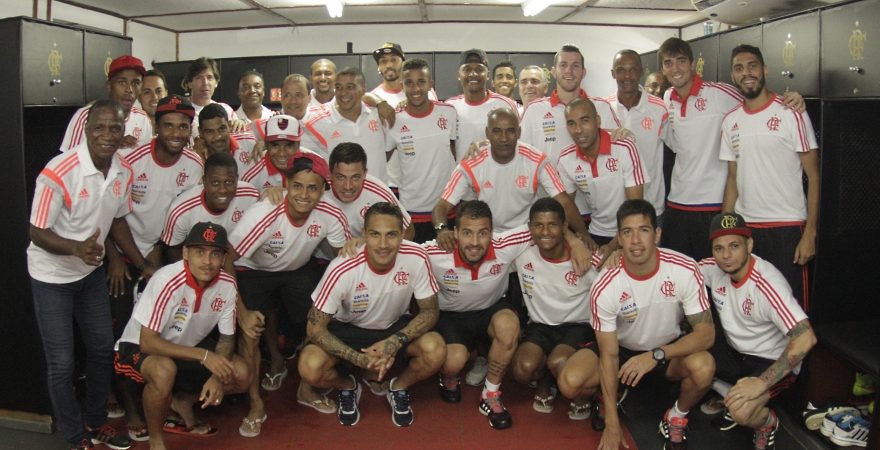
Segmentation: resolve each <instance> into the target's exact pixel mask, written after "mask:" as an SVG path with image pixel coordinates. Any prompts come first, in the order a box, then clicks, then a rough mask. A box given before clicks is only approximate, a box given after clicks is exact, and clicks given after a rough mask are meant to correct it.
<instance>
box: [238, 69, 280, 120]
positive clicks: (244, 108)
mask: <svg viewBox="0 0 880 450" xmlns="http://www.w3.org/2000/svg"><path fill="white" fill-rule="evenodd" d="M265 95H266V84H265V82H264V81H263V74H261V73H260V72H257V71H256V70H249V71H247V72H245V73H244V74H242V76H241V78H239V79H238V100H239V101H240V102H241V106H239V107H238V109H236V110H235V116H236V117H238V118H239V119H241V120H243V121H245V122H246V123H251V122H256V121H257V120H260V119H263V120H266V119H268V118H269V117H272V114H274V113H273V112H272V110H271V109H269V108H266V107H265V106H263V98H264V97H265Z"/></svg>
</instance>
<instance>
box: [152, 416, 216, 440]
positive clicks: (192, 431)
mask: <svg viewBox="0 0 880 450" xmlns="http://www.w3.org/2000/svg"><path fill="white" fill-rule="evenodd" d="M199 427H207V431H205V432H204V433H199V432H197V431H196V429H198V428H199ZM162 429H163V430H164V431H165V432H166V433H173V434H183V435H186V436H192V437H200V438H201V437H208V436H213V435H215V434H217V429H216V428H214V427H212V426H210V425H208V424H206V423H203V422H196V424H195V425H193V426H191V427H187V426H186V423H185V422H184V421H183V419H179V418H176V417H169V418H167V419H165V425H163V426H162Z"/></svg>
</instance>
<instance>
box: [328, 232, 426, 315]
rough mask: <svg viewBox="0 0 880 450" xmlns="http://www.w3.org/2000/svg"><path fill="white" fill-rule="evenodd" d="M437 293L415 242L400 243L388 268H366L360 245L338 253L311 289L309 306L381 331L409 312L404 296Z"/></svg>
mask: <svg viewBox="0 0 880 450" xmlns="http://www.w3.org/2000/svg"><path fill="white" fill-rule="evenodd" d="M436 293H437V280H435V279H434V274H433V273H431V263H430V261H429V260H428V254H427V253H426V252H425V250H424V249H423V248H422V247H420V246H419V245H418V244H416V243H415V242H410V241H403V242H401V244H400V249H399V250H398V252H397V257H396V259H395V261H394V266H392V267H391V268H390V269H388V270H386V271H377V270H376V269H374V268H372V267H370V262H369V258H368V256H367V249H366V247H365V246H362V247H361V248H360V249H359V251H358V254H357V255H356V256H354V257H352V258H345V257H338V258H336V259H334V260H333V261H331V262H330V265H329V266H328V267H327V271H326V272H324V276H323V277H322V278H321V282H320V283H318V287H317V288H315V292H313V293H312V301H313V302H314V307H315V309H317V310H319V311H321V312H323V313H326V314H330V315H332V316H333V318H334V319H335V320H338V321H340V322H346V323H350V324H352V325H354V326H357V327H360V328H366V329H370V330H385V329H387V328H388V327H390V326H391V325H392V324H393V323H394V322H397V320H398V319H400V317H401V316H403V315H404V314H406V312H407V311H408V310H409V304H410V300H411V299H412V298H413V297H415V298H416V300H424V299H427V298H430V297H431V296H432V295H434V294H436Z"/></svg>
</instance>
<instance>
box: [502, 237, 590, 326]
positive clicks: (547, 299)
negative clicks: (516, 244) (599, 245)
mask: <svg viewBox="0 0 880 450" xmlns="http://www.w3.org/2000/svg"><path fill="white" fill-rule="evenodd" d="M565 245H566V246H567V245H568V244H565ZM590 262H591V263H592V265H593V267H592V268H590V270H588V271H587V272H586V273H584V274H583V275H582V276H578V274H577V273H576V272H575V271H574V267H573V266H572V264H571V257H569V258H567V259H562V260H556V259H548V258H545V257H544V256H542V255H541V252H540V250H538V247H537V246H535V245H534V244H532V245H531V246H529V247H528V248H527V249H526V250H525V251H524V252H523V253H522V254H521V255H519V256H518V257H517V258H516V263H515V264H516V271H517V276H518V277H519V285H520V287H521V288H522V292H523V300H524V301H525V304H526V309H528V311H529V320H530V321H532V322H535V323H542V324H544V325H554V326H555V325H562V324H566V323H585V324H586V323H590V322H592V321H593V319H592V317H591V315H590V287H592V286H593V282H594V281H595V280H596V277H597V276H598V274H599V269H601V266H600V263H601V262H602V258H601V257H600V256H599V255H598V254H596V253H593V257H592V260H591V261H590Z"/></svg>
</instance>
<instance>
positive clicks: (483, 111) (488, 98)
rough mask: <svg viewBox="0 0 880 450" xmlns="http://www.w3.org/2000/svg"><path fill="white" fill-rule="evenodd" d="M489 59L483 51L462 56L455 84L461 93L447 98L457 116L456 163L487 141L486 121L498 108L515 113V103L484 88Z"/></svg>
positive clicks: (470, 52)
mask: <svg viewBox="0 0 880 450" xmlns="http://www.w3.org/2000/svg"><path fill="white" fill-rule="evenodd" d="M488 80H489V60H488V59H487V58H486V52H485V51H483V50H480V49H476V48H474V49H470V50H466V51H464V52H462V53H461V57H460V62H459V68H458V81H459V83H461V89H462V92H463V94H461V95H456V96H453V97H450V98H448V99H446V103H449V104H450V105H452V106H453V107H455V111H456V113H458V124H457V126H456V130H457V132H458V134H457V137H456V141H457V146H456V147H457V148H456V156H455V160H456V161H459V162H460V161H461V160H462V158H463V157H464V155H465V152H466V151H467V149H468V147H470V145H471V144H473V143H475V142H478V141H481V140H483V139H485V138H486V133H485V128H486V118H487V117H488V116H489V113H490V112H492V111H494V110H496V109H498V108H510V109H511V110H513V111H516V102H514V101H513V100H511V99H509V98H507V97H505V96H503V95H500V94H496V93H495V92H492V91H490V90H489V89H488V88H487V84H488Z"/></svg>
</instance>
